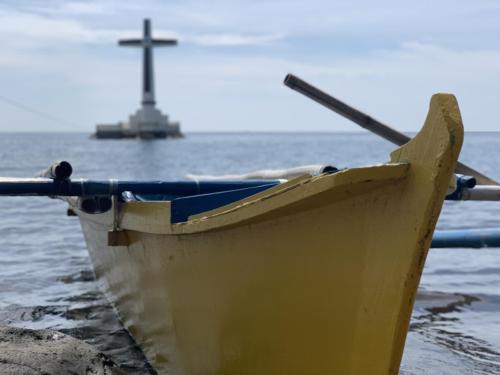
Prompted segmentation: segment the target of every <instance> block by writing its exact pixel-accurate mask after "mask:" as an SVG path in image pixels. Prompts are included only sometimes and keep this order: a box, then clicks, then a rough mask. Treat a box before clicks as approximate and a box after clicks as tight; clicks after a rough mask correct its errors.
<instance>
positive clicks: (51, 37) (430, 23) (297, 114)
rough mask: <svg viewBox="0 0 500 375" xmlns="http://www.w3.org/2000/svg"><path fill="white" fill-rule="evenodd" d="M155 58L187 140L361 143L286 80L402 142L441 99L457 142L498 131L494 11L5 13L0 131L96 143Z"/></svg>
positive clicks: (133, 98) (41, 8)
mask: <svg viewBox="0 0 500 375" xmlns="http://www.w3.org/2000/svg"><path fill="white" fill-rule="evenodd" d="M144 18H150V19H151V22H152V25H153V36H154V37H158V38H163V37H165V38H177V39H178V41H179V45H178V46H177V47H174V48H171V47H169V48H156V49H155V51H154V59H155V60H154V61H155V77H156V82H155V85H156V101H157V105H158V108H159V109H161V110H162V111H164V112H165V113H167V114H168V115H169V116H170V119H171V120H173V121H180V122H181V127H182V129H183V131H185V132H210V131H223V132H228V131H229V132H233V131H234V132H237V131H286V132H300V131H318V132H325V131H327V132H330V131H356V130H358V128H357V127H356V126H355V125H354V124H352V123H350V122H348V121H347V120H345V119H342V118H341V117H339V116H338V115H336V114H334V113H332V112H330V111H328V110H327V109H325V108H323V107H321V106H320V105H318V104H317V103H314V102H312V101H311V100H310V99H307V98H305V97H303V96H302V95H300V94H298V93H297V92H294V91H292V90H290V89H289V88H287V87H285V86H284V85H283V78H284V77H285V76H286V74H287V73H293V74H295V75H297V76H299V77H301V78H303V79H305V80H306V81H308V82H310V83H312V84H314V85H315V86H317V87H318V88H321V89H322V90H324V91H326V92H328V93H330V94H331V95H333V96H335V97H337V98H338V99H340V100H343V101H345V102H347V103H349V104H351V105H353V106H354V107H356V108H358V109H360V110H362V111H365V112H367V113H368V114H370V115H372V116H373V117H375V118H377V119H378V120H380V121H382V122H385V123H387V124H388V125H390V126H392V127H395V128H397V129H399V130H401V131H417V130H418V129H419V128H420V127H421V125H422V123H423V120H424V119H425V115H426V112H427V109H428V104H429V99H430V97H431V95H432V94H433V93H436V92H450V93H453V94H455V95H456V97H457V99H458V102H459V105H460V109H461V113H462V117H463V121H464V126H465V129H466V131H500V120H499V116H497V115H496V114H495V109H496V108H497V107H499V106H500V97H499V92H500V1H497V0H492V1H490V0H477V1H470V0H467V1H464V0H441V1H427V0H421V1H412V2H409V1H401V0H397V1H396V0H380V1H368V0H353V1H337V0H330V1H325V0H301V1H299V0H286V1H284V0H266V1H264V0H253V1H240V0H211V1H198V0H183V1H177V0H170V1H155V0H149V1H148V0H143V1H141V2H138V1H123V0H122V1H118V0H102V1H60V0H46V1H22V0H21V1H18V0H16V1H13V0H2V1H0V46H1V47H0V82H1V85H0V131H76V132H88V133H91V132H93V130H94V127H95V125H96V124H97V123H116V122H118V121H124V120H126V119H127V118H128V116H129V115H130V114H131V113H133V112H134V111H136V110H137V109H138V108H139V105H140V96H141V93H140V87H141V81H140V80H141V69H142V67H141V61H142V60H141V53H140V50H139V49H136V48H121V47H118V45H117V40H118V39H120V38H134V37H140V36H141V33H142V20H143V19H144Z"/></svg>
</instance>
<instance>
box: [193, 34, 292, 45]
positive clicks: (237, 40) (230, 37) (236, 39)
mask: <svg viewBox="0 0 500 375" xmlns="http://www.w3.org/2000/svg"><path fill="white" fill-rule="evenodd" d="M283 39H284V36H283V35H280V34H272V35H241V34H218V35H217V34H208V35H198V36H196V35H195V36H191V37H186V38H184V40H185V41H186V42H191V43H194V44H199V45H202V46H252V45H253V46H257V45H269V44H272V43H275V42H277V41H280V40H283Z"/></svg>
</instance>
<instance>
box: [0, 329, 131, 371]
mask: <svg viewBox="0 0 500 375" xmlns="http://www.w3.org/2000/svg"><path fill="white" fill-rule="evenodd" d="M0 374H6V375H7V374H9V375H10V374H12V375H14V374H16V375H21V374H22V375H42V374H43V375H49V374H50V375H57V374H75V375H76V374H78V375H80V374H85V375H109V374H124V372H123V371H122V370H120V369H119V368H118V366H117V365H116V364H115V363H114V362H113V361H112V360H110V359H109V358H108V357H107V356H106V355H104V354H103V353H101V352H99V351H98V350H96V349H95V348H94V347H92V346H91V345H89V344H87V343H85V342H84V341H81V340H78V339H76V338H74V337H71V336H68V335H65V334H63V333H60V332H58V331H54V330H31V329H24V328H15V327H8V326H0Z"/></svg>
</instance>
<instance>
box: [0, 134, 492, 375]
mask: <svg viewBox="0 0 500 375" xmlns="http://www.w3.org/2000/svg"><path fill="white" fill-rule="evenodd" d="M498 144H500V134H495V133H472V134H467V135H466V141H465V145H464V148H463V151H462V156H461V160H462V161H463V162H465V163H469V164H470V165H472V166H473V167H476V168H477V169H480V170H481V171H482V172H484V173H486V174H489V175H491V176H492V177H494V178H497V179H499V180H500V168H498V162H499V161H500V148H499V147H498ZM392 149H393V146H392V145H390V144H388V143H387V142H385V141H382V140H379V139H377V138H376V137H375V136H372V135H370V134H366V133H352V134H343V133H325V134H318V133H315V134H243V133H242V134H189V135H188V136H187V137H186V138H185V139H180V140H167V141H153V142H147V141H136V140H123V141H96V140H91V139H89V138H88V136H87V135H85V134H20V133H16V134H5V133H4V134H2V135H1V136H0V175H1V176H19V177H21V176H22V177H31V176H33V175H34V174H35V173H37V172H38V171H40V170H42V169H44V168H45V167H47V166H48V165H49V164H51V163H52V162H53V161H54V160H61V159H64V160H68V161H70V162H71V163H72V165H73V168H74V173H73V174H74V176H75V177H89V178H121V179H148V178H149V179H178V178H182V177H183V176H184V175H185V174H186V173H198V174H226V173H241V172H244V171H252V170H255V169H265V168H284V167H292V166H296V165H301V164H317V163H319V164H333V165H336V166H338V167H347V166H357V165H363V164H373V163H379V162H384V161H386V160H387V159H388V156H387V155H388V153H389V152H390V151H391V150H392ZM498 212H500V202H499V203H498V204H496V203H478V202H451V203H446V205H445V207H444V209H443V213H442V215H441V218H440V221H439V223H438V226H439V227H440V228H481V227H499V226H500V216H499V215H498ZM0 254H1V257H0V266H1V272H0V291H1V293H0V324H10V325H15V326H20V327H29V328H47V327H50V328H55V329H60V330H62V331H64V332H66V333H69V334H71V335H74V336H76V337H79V338H83V339H85V340H86V341H87V342H89V343H90V344H92V345H95V346H96V347H97V348H98V349H99V350H102V351H104V352H106V353H107V354H108V355H109V356H110V357H111V358H112V359H113V360H114V361H115V362H116V363H118V364H119V365H120V366H122V367H123V368H124V369H126V370H130V372H131V373H143V374H148V373H152V370H151V368H150V366H149V365H148V364H147V362H146V361H145V359H144V356H143V355H142V353H141V351H140V349H138V348H137V346H136V345H135V344H134V342H133V340H132V339H131V338H130V337H129V336H128V334H127V332H126V330H125V329H124V328H123V327H122V326H121V324H120V322H119V321H118V319H117V318H116V315H115V313H114V310H113V308H112V307H111V306H110V305H109V303H108V302H107V301H106V299H105V298H104V297H103V295H102V294H101V292H100V291H99V287H98V285H97V282H96V281H95V280H94V277H93V272H92V268H91V265H90V262H89V259H88V254H87V250H86V248H85V243H84V240H83V236H82V233H81V231H80V226H79V223H78V219H77V218H74V217H67V216H66V205H65V204H64V203H63V202H61V201H59V200H52V199H49V198H34V197H32V198H19V197H5V198H1V199H0ZM437 373H438V374H472V373H473V374H494V373H500V249H482V250H472V249H453V250H452V249H443V250H432V251H431V253H430V255H429V258H428V261H427V264H426V267H425V269H424V275H423V278H422V282H421V288H420V292H419V295H418V298H417V303H416V306H415V309H414V312H413V317H412V322H411V327H410V333H409V335H408V339H407V345H406V347H405V352H404V357H403V364H402V368H401V374H406V375H407V374H415V375H417V374H437Z"/></svg>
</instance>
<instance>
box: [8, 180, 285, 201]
mask: <svg viewBox="0 0 500 375" xmlns="http://www.w3.org/2000/svg"><path fill="white" fill-rule="evenodd" d="M279 183H280V181H277V180H242V181H179V182H173V181H117V180H115V181H113V180H103V181H98V180H52V179H48V178H40V179H33V180H22V179H14V178H13V179H12V180H3V181H0V196H1V195H11V196H17V195H41V196H71V197H81V196H97V195H107V196H109V195H121V194H122V193H123V192H124V191H130V192H133V193H134V194H167V195H175V196H190V195H198V194H210V193H216V192H221V191H228V190H238V189H245V188H251V187H257V186H262V185H267V186H268V187H270V186H274V185H277V184H279Z"/></svg>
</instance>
